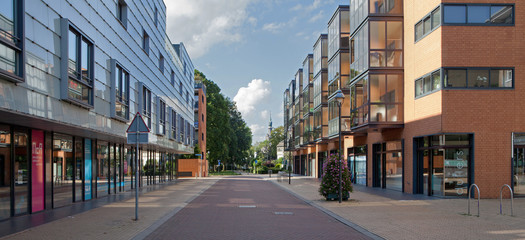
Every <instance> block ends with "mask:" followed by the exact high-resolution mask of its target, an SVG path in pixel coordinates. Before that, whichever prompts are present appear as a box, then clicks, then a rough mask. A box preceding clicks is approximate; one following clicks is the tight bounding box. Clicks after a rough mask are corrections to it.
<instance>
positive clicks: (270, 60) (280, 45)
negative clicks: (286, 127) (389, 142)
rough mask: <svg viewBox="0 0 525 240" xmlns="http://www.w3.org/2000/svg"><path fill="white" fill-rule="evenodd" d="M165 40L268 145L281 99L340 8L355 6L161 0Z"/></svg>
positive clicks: (314, 1) (320, 1)
mask: <svg viewBox="0 0 525 240" xmlns="http://www.w3.org/2000/svg"><path fill="white" fill-rule="evenodd" d="M164 2H165V4H166V7H167V32H168V37H169V38H170V40H171V41H172V42H173V43H178V42H183V43H184V45H185V46H186V49H187V50H188V52H189V55H190V57H191V59H192V62H193V65H194V66H195V68H196V69H198V70H199V71H201V72H203V73H204V74H205V75H206V77H207V78H208V79H210V80H212V81H214V82H215V83H216V84H217V85H219V87H220V88H221V90H222V93H223V94H224V95H226V97H228V98H230V99H232V100H233V101H234V102H236V105H237V108H238V110H239V111H240V112H241V114H242V116H243V118H244V120H245V121H246V123H247V125H248V126H249V127H250V128H251V130H252V133H253V143H256V142H259V141H262V140H264V138H265V136H266V134H267V133H268V123H269V120H270V114H271V118H272V121H273V127H274V128H276V127H278V126H282V125H283V94H284V91H285V90H286V88H287V87H288V85H289V84H290V82H291V81H292V79H294V76H295V73H296V72H297V71H298V69H299V68H301V67H302V63H303V60H304V59H305V58H306V56H307V55H308V54H309V53H312V52H313V45H314V43H315V41H316V40H317V38H318V37H319V35H320V34H321V33H327V25H328V21H329V20H330V18H331V17H332V15H333V13H334V12H335V10H336V9H337V7H338V5H348V4H349V2H350V0H164Z"/></svg>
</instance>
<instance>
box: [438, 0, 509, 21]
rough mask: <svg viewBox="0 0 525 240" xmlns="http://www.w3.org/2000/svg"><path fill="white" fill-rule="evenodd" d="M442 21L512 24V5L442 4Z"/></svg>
mask: <svg viewBox="0 0 525 240" xmlns="http://www.w3.org/2000/svg"><path fill="white" fill-rule="evenodd" d="M443 23H444V24H450V25H514V5H512V4H443Z"/></svg>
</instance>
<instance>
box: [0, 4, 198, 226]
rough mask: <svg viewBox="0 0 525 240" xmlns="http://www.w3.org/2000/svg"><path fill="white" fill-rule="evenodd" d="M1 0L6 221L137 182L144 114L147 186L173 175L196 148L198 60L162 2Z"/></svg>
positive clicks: (0, 152) (0, 177)
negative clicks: (173, 31) (135, 137)
mask: <svg viewBox="0 0 525 240" xmlns="http://www.w3.org/2000/svg"><path fill="white" fill-rule="evenodd" d="M2 3H3V6H2V8H1V9H0V220H2V219H6V218H10V217H12V216H18V215H22V214H30V213H35V212H40V211H44V210H48V209H53V208H58V207H61V206H65V205H70V204H74V203H76V202H82V201H88V200H90V199H94V198H100V197H103V196H107V195H110V194H118V193H119V192H123V191H128V190H130V189H131V188H133V187H134V186H133V184H134V183H135V182H136V181H137V180H136V179H135V175H134V174H133V172H134V171H135V169H137V166H136V164H135V163H134V161H133V159H135V156H136V155H137V152H136V150H135V145H128V144H126V130H127V129H128V126H129V124H130V122H131V120H132V119H133V118H134V117H135V114H136V113H140V114H141V116H142V117H143V119H144V121H145V123H146V125H147V126H148V127H149V129H150V133H149V135H148V140H149V143H148V144H143V145H141V147H140V150H139V152H138V156H139V164H140V165H139V170H140V171H139V172H140V178H139V181H138V182H139V184H140V186H145V185H150V184H156V183H159V182H165V181H169V180H172V179H174V178H175V177H176V172H175V169H176V166H175V163H176V161H175V160H176V158H177V155H178V154H186V153H192V152H193V140H192V138H193V131H194V130H193V127H194V126H193V124H192V123H193V117H194V116H193V115H194V113H193V101H194V98H193V97H192V96H190V93H193V88H194V79H193V73H194V68H193V65H192V62H191V59H190V58H189V56H188V54H187V52H186V50H185V48H184V45H183V44H182V43H181V44H176V45H172V43H171V42H170V40H169V38H168V37H167V35H166V32H165V29H166V6H165V5H164V2H163V1H161V0H147V1H127V0H115V1H98V0H96V1H87V0H82V1H75V3H74V4H70V3H68V2H67V1H48V0H37V1H24V0H8V1H3V2H2Z"/></svg>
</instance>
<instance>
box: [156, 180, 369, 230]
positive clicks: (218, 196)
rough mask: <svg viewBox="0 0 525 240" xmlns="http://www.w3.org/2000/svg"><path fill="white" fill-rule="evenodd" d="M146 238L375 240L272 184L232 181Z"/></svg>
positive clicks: (210, 191)
mask: <svg viewBox="0 0 525 240" xmlns="http://www.w3.org/2000/svg"><path fill="white" fill-rule="evenodd" d="M239 206H243V207H242V208H241V207H239ZM249 206H255V208H253V207H249ZM276 212H278V213H281V214H276ZM289 213H292V214H291V215H290V214H289ZM147 239H286V240H291V239H370V238H368V237H367V236H365V235H363V234H362V233H360V232H357V231H356V230H354V229H353V228H351V227H348V226H346V225H344V224H342V223H341V222H339V221H337V220H335V219H334V218H332V217H330V216H328V215H326V214H325V213H323V212H321V211H320V210H318V209H317V208H314V207H312V206H310V205H308V204H306V203H305V202H303V201H301V200H299V199H297V198H296V197H294V196H292V195H290V194H289V193H287V192H285V191H283V190H282V189H280V188H279V187H277V186H276V185H274V184H272V183H271V182H268V181H264V180H262V179H260V178H254V177H232V178H225V179H223V180H220V181H218V182H217V183H216V184H215V185H213V186H212V187H210V188H209V189H208V190H207V191H205V192H204V193H203V194H201V195H200V196H199V197H197V198H196V199H195V200H193V201H192V202H191V203H190V204H188V205H187V206H186V207H185V208H184V209H182V210H181V211H180V212H178V213H177V214H176V215H175V216H173V217H172V218H170V219H169V220H168V221H167V222H165V223H164V224H162V225H161V226H160V227H159V228H157V229H156V230H155V231H154V232H153V233H152V234H151V235H149V236H148V238H147Z"/></svg>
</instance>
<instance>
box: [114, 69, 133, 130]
mask: <svg viewBox="0 0 525 240" xmlns="http://www.w3.org/2000/svg"><path fill="white" fill-rule="evenodd" d="M111 65H112V68H113V73H112V78H113V82H112V89H113V90H114V91H113V92H112V95H111V98H112V106H111V107H112V117H116V118H117V119H119V118H120V119H123V120H129V72H128V71H127V70H126V69H125V68H123V67H122V65H120V64H119V63H118V62H117V61H116V60H114V59H112V60H111Z"/></svg>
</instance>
